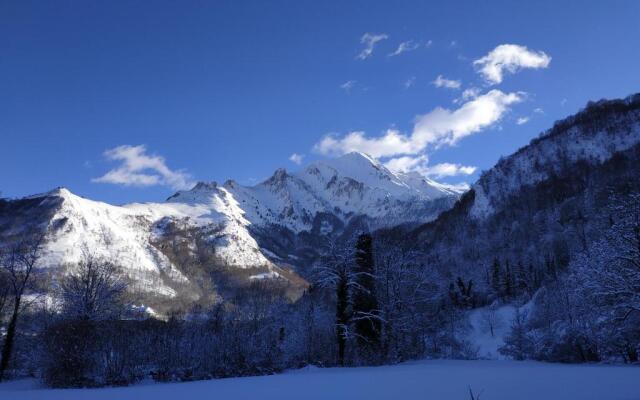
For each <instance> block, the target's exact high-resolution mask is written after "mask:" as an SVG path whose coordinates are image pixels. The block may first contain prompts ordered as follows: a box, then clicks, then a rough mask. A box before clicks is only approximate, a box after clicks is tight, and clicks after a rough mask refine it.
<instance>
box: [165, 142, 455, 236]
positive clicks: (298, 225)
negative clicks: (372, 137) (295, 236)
mask: <svg viewBox="0 0 640 400" xmlns="http://www.w3.org/2000/svg"><path fill="white" fill-rule="evenodd" d="M461 192H462V191H461V190H460V189H457V188H455V187H451V186H448V185H443V184H440V183H437V182H435V181H432V180H430V179H427V178H425V177H423V176H421V175H419V174H417V173H408V174H403V173H394V172H391V171H390V170H388V169H387V168H386V167H384V166H383V165H382V164H380V163H379V162H378V161H376V160H374V159H373V158H371V157H369V156H367V155H365V154H363V153H356V152H354V153H349V154H346V155H344V156H342V157H339V158H336V159H331V160H326V161H318V162H316V163H313V164H311V165H309V166H308V167H307V168H305V169H304V170H302V171H300V172H296V173H289V172H287V171H286V170H284V169H278V170H277V171H276V172H275V173H274V174H273V176H271V177H270V178H269V179H267V180H266V181H264V182H262V183H260V184H258V185H255V186H242V185H239V184H238V183H236V182H234V181H227V182H225V183H224V185H217V184H216V183H215V182H214V183H198V184H197V185H196V186H195V187H194V188H193V189H191V190H188V191H183V192H178V193H176V194H175V195H173V196H172V197H170V198H169V199H168V201H169V202H170V203H174V204H175V203H186V204H210V205H211V207H212V208H213V209H215V210H216V211H218V212H219V213H222V214H225V215H228V216H233V217H232V218H230V219H236V220H238V221H240V219H238V218H237V216H239V215H238V214H237V212H238V211H240V212H241V214H242V217H243V218H244V219H243V220H242V223H243V224H246V223H247V222H248V223H250V224H252V225H258V226H260V225H271V224H275V225H280V226H284V227H286V228H288V229H290V230H291V231H293V232H296V233H297V232H301V231H309V230H311V229H312V227H313V220H314V218H315V216H316V215H317V214H321V213H329V214H333V215H335V216H336V217H338V218H339V219H340V220H341V221H342V222H348V221H349V220H350V219H351V218H353V217H354V216H357V215H361V216H367V217H369V218H370V220H371V224H372V227H381V226H392V225H397V224H400V223H404V222H415V223H419V222H424V221H428V220H430V219H433V218H434V217H435V216H436V215H437V211H441V209H440V210H437V211H436V212H427V213H419V212H418V211H419V209H420V208H424V207H428V205H429V203H430V202H432V201H434V200H437V199H441V198H456V197H458V196H459V195H460V194H461ZM414 203H418V204H417V207H418V209H416V208H415V207H414V205H415V204H414Z"/></svg>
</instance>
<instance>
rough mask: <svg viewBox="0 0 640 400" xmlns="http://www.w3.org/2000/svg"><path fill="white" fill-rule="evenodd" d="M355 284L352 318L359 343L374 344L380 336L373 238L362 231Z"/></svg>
mask: <svg viewBox="0 0 640 400" xmlns="http://www.w3.org/2000/svg"><path fill="white" fill-rule="evenodd" d="M355 275H356V283H357V284H356V286H355V288H354V289H355V290H354V293H353V320H354V321H355V333H356V335H357V338H358V341H359V342H360V344H376V343H377V342H378V339H379V336H380V320H379V315H378V314H379V312H378V311H379V310H378V300H377V297H376V278H375V266H374V261H373V238H372V237H371V235H370V234H368V233H364V234H361V235H360V236H359V237H358V241H357V243H356V254H355Z"/></svg>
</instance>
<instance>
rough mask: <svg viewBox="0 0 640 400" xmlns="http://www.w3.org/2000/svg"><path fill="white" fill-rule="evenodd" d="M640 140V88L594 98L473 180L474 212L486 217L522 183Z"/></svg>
mask: <svg viewBox="0 0 640 400" xmlns="http://www.w3.org/2000/svg"><path fill="white" fill-rule="evenodd" d="M638 143H640V94H635V95H632V96H629V97H627V98H625V99H622V100H602V101H599V102H596V103H590V104H588V105H587V107H586V108H585V109H584V110H582V111H580V112H579V113H577V114H575V115H573V116H571V117H569V118H566V119H564V120H562V121H559V122H557V123H556V124H555V126H554V127H553V128H552V129H550V130H549V131H547V132H545V133H543V134H542V135H541V136H540V137H539V138H536V139H534V140H532V141H531V144H529V145H528V146H525V147H523V148H522V149H520V150H518V151H517V152H516V153H514V154H513V155H511V156H509V157H506V158H504V159H501V160H500V161H499V162H498V164H496V166H494V167H493V168H491V169H490V170H489V171H487V172H486V173H484V174H483V175H482V176H481V177H480V179H479V180H478V181H477V182H476V183H475V184H474V185H473V186H472V189H473V190H474V192H475V203H474V205H473V207H472V209H471V214H472V215H473V216H475V217H478V218H483V217H485V216H487V215H489V214H491V213H493V212H494V211H495V209H496V208H497V207H498V206H499V204H500V202H501V201H503V200H504V199H505V198H507V197H508V196H509V195H510V194H512V193H514V192H516V191H518V190H519V189H520V188H521V187H523V186H527V185H533V184H536V183H538V182H542V181H544V180H546V179H548V178H549V177H551V176H552V175H553V174H555V173H558V172H559V171H561V170H562V169H563V168H565V166H566V165H568V164H575V163H577V162H585V163H588V164H599V163H603V162H604V161H607V160H609V159H610V158H611V157H612V156H613V155H614V154H616V153H617V152H621V151H624V150H627V149H630V148H631V147H633V146H635V145H637V144H638Z"/></svg>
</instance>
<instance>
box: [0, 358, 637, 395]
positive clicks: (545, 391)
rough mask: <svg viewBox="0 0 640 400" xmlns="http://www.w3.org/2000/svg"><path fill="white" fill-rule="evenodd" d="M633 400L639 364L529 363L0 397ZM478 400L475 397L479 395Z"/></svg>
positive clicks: (29, 388) (6, 387) (423, 365)
mask: <svg viewBox="0 0 640 400" xmlns="http://www.w3.org/2000/svg"><path fill="white" fill-rule="evenodd" d="M470 388H471V390H472V391H473V393H474V395H475V396H477V395H478V394H480V398H481V399H482V400H516V399H517V400H542V399H544V400H573V399H576V400H577V399H579V400H638V399H640V368H637V367H632V366H612V365H602V364H599V365H584V364H582V365H567V364H546V363H538V362H531V361H523V362H517V361H452V360H433V361H419V362H410V363H405V364H400V365H395V366H384V367H361V368H327V369H321V368H305V369H302V370H297V371H289V372H287V373H284V374H280V375H272V376H259V377H249V378H229V379H218V380H210V381H198V382H188V383H169V384H154V383H149V384H145V383H142V384H139V385H136V386H131V387H122V388H106V389H64V390H59V389H46V388H41V387H40V386H39V384H38V383H37V382H36V381H33V380H26V381H25V380H22V381H14V382H8V383H3V384H0V398H1V399H21V400H32V399H33V400H36V399H38V400H57V399H61V400H62V399H64V400H74V399H78V400H81V399H82V400H85V399H104V400H111V399H121V400H126V399H132V400H133V399H153V400H165V399H166V400H175V399H239V400H251V399H260V400H272V399H273V400H288V399H296V400H298V399H305V400H315V399H317V400H321V399H322V400H324V399H332V400H337V399H349V400H355V399H367V400H377V399H380V400H382V399H385V400H387V399H398V400H399V399H402V400H413V399H416V400H417V399H420V400H430V399H432V400H467V399H469V398H470V395H469V389H470ZM476 398H477V397H476Z"/></svg>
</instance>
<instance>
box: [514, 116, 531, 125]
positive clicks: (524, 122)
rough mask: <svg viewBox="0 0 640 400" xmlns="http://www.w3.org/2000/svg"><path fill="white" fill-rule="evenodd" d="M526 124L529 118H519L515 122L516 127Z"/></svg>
mask: <svg viewBox="0 0 640 400" xmlns="http://www.w3.org/2000/svg"><path fill="white" fill-rule="evenodd" d="M527 122H529V117H520V118H518V119H517V120H516V124H518V125H524V124H526V123H527Z"/></svg>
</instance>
